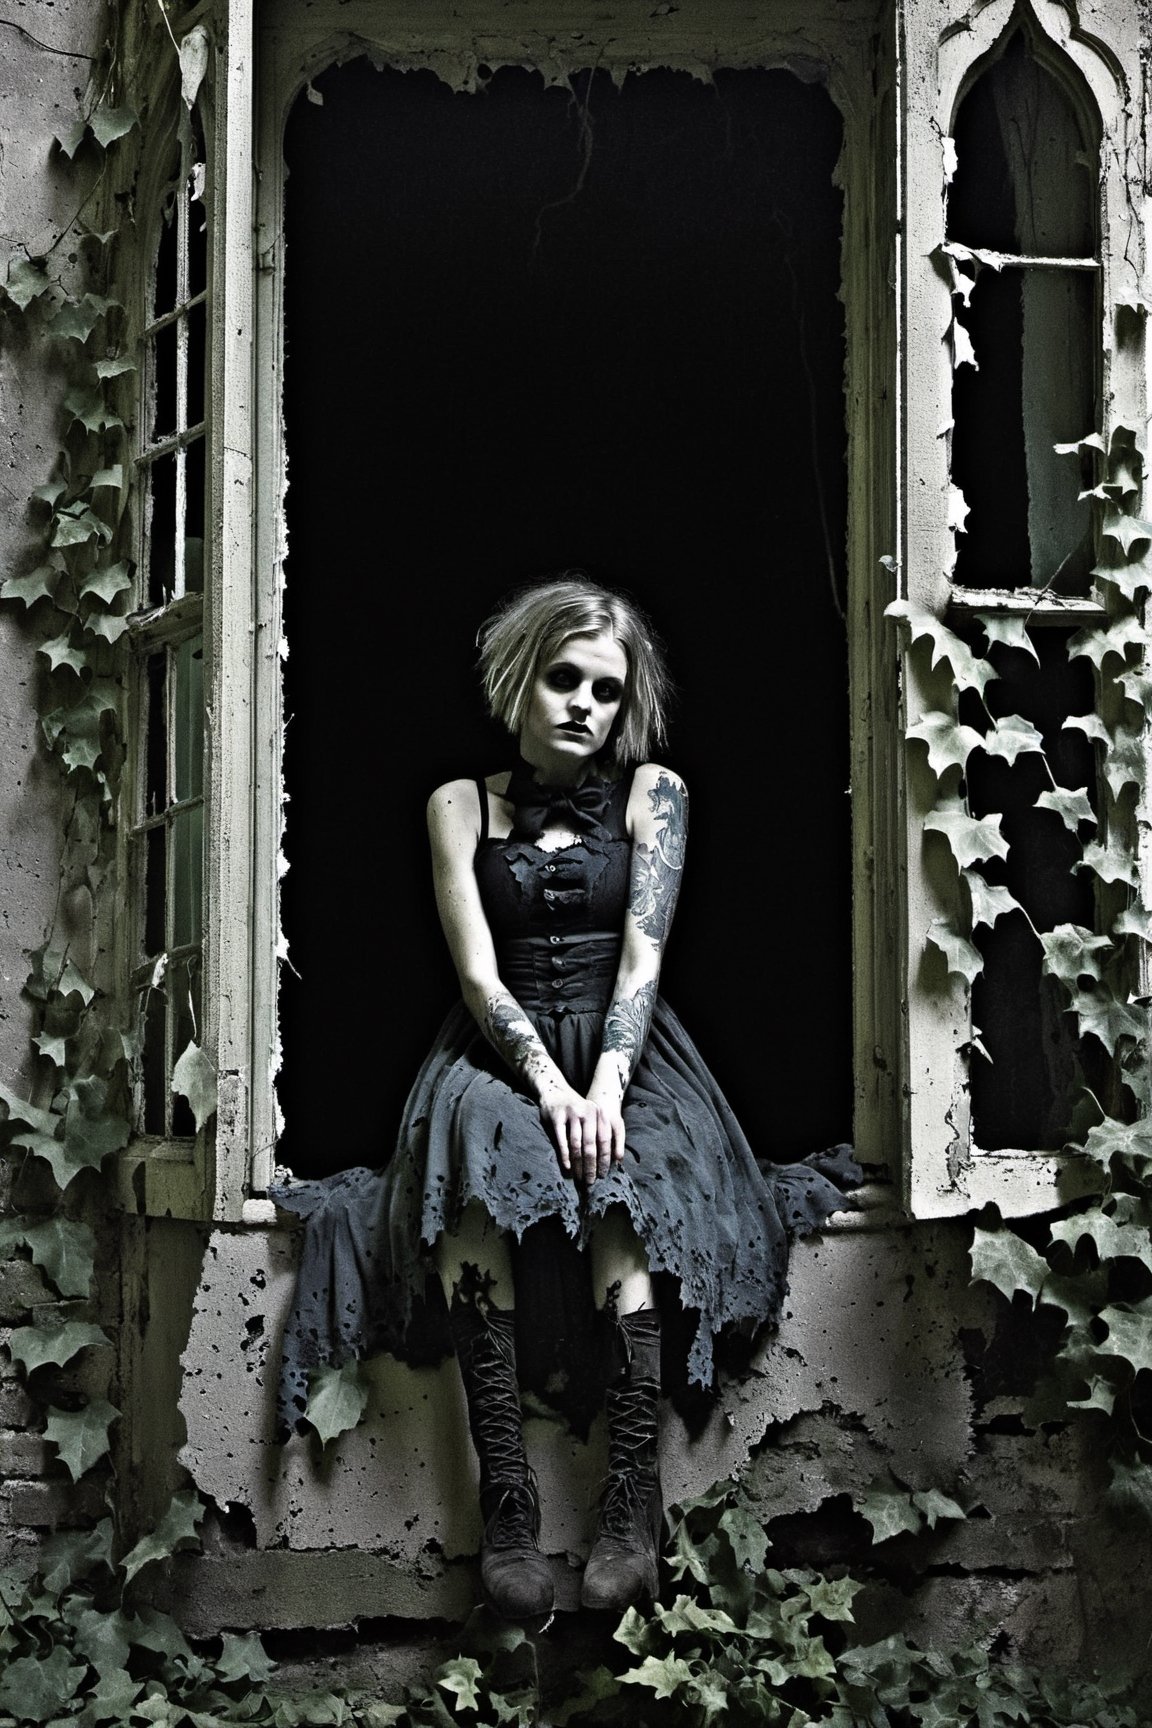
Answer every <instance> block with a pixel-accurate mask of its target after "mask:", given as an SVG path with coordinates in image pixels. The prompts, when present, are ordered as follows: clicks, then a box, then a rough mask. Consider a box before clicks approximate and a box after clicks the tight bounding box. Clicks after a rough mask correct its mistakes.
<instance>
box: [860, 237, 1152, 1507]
mask: <svg viewBox="0 0 1152 1728" xmlns="http://www.w3.org/2000/svg"><path fill="white" fill-rule="evenodd" d="M951 250H952V251H953V252H955V251H957V250H958V249H957V248H951ZM954 273H955V272H954ZM968 287H969V289H970V284H968ZM962 297H963V296H962ZM956 328H957V329H961V328H962V326H960V325H959V323H958V322H957V326H956ZM970 359H971V345H970V344H968V346H967V348H964V347H963V345H961V346H960V347H959V349H958V354H957V363H963V362H964V361H965V360H970ZM1055 448H1056V451H1057V453H1058V454H1060V455H1061V456H1064V457H1067V458H1072V459H1075V460H1078V461H1080V462H1083V461H1084V460H1085V458H1087V459H1088V460H1089V461H1090V462H1092V463H1094V464H1095V466H1096V470H1097V474H1098V478H1097V481H1096V483H1095V484H1094V485H1092V486H1091V487H1090V488H1088V489H1086V490H1085V491H1082V492H1081V494H1080V498H1081V500H1084V499H1090V500H1092V504H1093V508H1094V510H1095V511H1096V514H1097V518H1098V521H1097V529H1098V536H1099V543H1100V545H1101V547H1102V557H1101V561H1100V563H1099V564H1098V565H1097V566H1096V568H1095V569H1094V570H1093V572H1092V575H1093V577H1094V578H1095V580H1096V581H1097V583H1098V584H1099V588H1100V591H1101V592H1102V594H1103V595H1104V596H1105V597H1106V600H1107V609H1108V616H1107V619H1106V621H1105V622H1102V623H1098V624H1097V623H1093V624H1092V625H1090V626H1088V627H1086V628H1083V629H1081V630H1079V631H1078V632H1077V633H1076V634H1075V635H1073V636H1072V637H1071V639H1070V641H1069V643H1068V655H1069V657H1070V658H1072V659H1086V660H1088V661H1089V662H1090V663H1091V665H1092V667H1093V668H1094V671H1095V677H1096V686H1097V691H1098V702H1097V706H1096V708H1095V709H1094V710H1093V711H1092V712H1090V713H1085V714H1073V715H1069V716H1068V717H1067V719H1066V720H1065V721H1064V725H1065V727H1066V728H1075V729H1077V730H1079V731H1081V732H1082V733H1083V734H1084V735H1085V736H1086V737H1087V738H1088V739H1090V740H1091V741H1092V742H1093V744H1094V745H1095V746H1096V749H1097V752H1098V766H1099V779H1100V782H1101V787H1100V794H1099V802H1100V806H1101V807H1100V809H1099V812H1098V811H1097V808H1096V807H1095V803H1094V800H1093V797H1092V796H1091V795H1090V789H1089V788H1088V787H1087V786H1063V785H1060V784H1059V783H1058V782H1057V781H1056V779H1055V777H1054V775H1053V774H1052V772H1051V768H1050V767H1049V765H1048V760H1047V756H1046V754H1045V750H1044V742H1043V739H1042V737H1041V735H1040V733H1039V732H1038V731H1037V729H1036V728H1035V727H1034V726H1032V725H1031V724H1030V722H1028V721H1027V720H1025V719H1023V718H1021V716H1020V715H1018V714H1011V715H1007V716H1000V717H999V718H995V719H994V718H993V717H992V715H991V714H990V713H989V712H988V709H987V707H986V706H985V705H984V695H985V691H986V689H987V686H988V685H989V684H990V683H991V682H993V681H994V680H995V679H996V677H997V670H996V664H995V661H994V659H993V658H992V657H991V656H993V655H994V653H995V650H996V648H997V647H998V646H1003V647H1009V648H1016V649H1020V650H1023V651H1024V652H1026V653H1029V654H1031V655H1032V656H1033V658H1035V659H1038V655H1037V653H1036V647H1035V643H1034V641H1033V639H1032V635H1031V632H1030V630H1029V628H1028V623H1027V620H1026V619H1025V618H1023V617H1018V616H1003V615H997V614H996V613H994V612H992V611H989V612H987V613H984V614H980V613H977V614H976V617H977V620H978V622H979V624H980V626H981V627H982V630H983V633H984V637H985V639H986V642H987V648H986V650H985V653H984V654H983V655H981V654H979V653H977V652H976V651H975V650H974V649H973V647H972V646H971V645H970V643H969V642H968V641H966V640H965V639H964V638H963V637H961V636H960V635H958V634H957V633H956V632H955V631H953V630H951V629H949V627H948V626H947V625H946V624H945V623H944V622H943V620H942V619H941V618H939V617H937V616H935V615H934V614H932V613H928V612H924V611H921V610H918V609H917V608H915V607H913V606H911V605H909V603H908V602H907V601H895V602H893V603H892V604H891V605H890V606H889V607H888V608H887V611H888V614H889V616H892V617H894V618H896V619H898V620H900V621H901V623H902V626H903V627H904V628H905V629H906V630H907V631H908V632H909V635H910V637H911V640H912V643H913V645H914V652H918V653H923V654H925V655H926V657H927V659H928V662H929V666H930V668H932V669H935V668H936V667H937V666H939V665H940V664H941V663H945V664H946V665H947V666H948V668H949V669H950V671H951V674H952V678H953V681H954V685H955V689H956V692H957V693H958V695H961V694H963V693H965V692H972V693H973V696H974V698H975V699H976V700H977V702H978V704H979V705H980V707H981V708H982V709H983V714H984V722H983V725H981V726H975V725H969V724H965V723H962V722H961V720H960V718H959V715H958V713H957V712H956V710H955V709H951V710H931V711H929V712H926V713H923V714H920V715H919V716H917V717H916V718H915V719H914V720H913V721H912V723H911V724H910V725H909V726H908V729H907V736H908V738H909V740H910V741H911V742H912V743H914V744H916V745H923V746H924V747H925V748H926V751H927V759H928V765H929V767H930V769H931V771H932V773H933V775H934V776H935V780H936V787H937V796H936V800H935V807H934V808H933V809H932V810H931V812H930V813H929V814H928V815H927V816H926V817H925V819H924V828H925V830H927V831H929V832H935V833H939V834H941V835H943V836H944V838H945V840H946V841H947V844H948V847H949V848H950V851H951V854H952V857H953V859H954V862H955V867H956V871H957V873H958V887H960V886H961V885H962V892H961V893H960V894H959V895H958V898H959V900H960V901H961V903H962V904H963V905H964V906H965V907H966V909H967V916H966V918H964V919H963V920H961V919H958V918H956V917H955V916H947V915H942V916H940V917H938V918H936V919H934V920H933V921H932V923H931V924H930V926H929V928H928V930H927V932H926V934H925V940H926V943H927V944H929V945H930V946H932V947H934V948H936V949H938V950H939V951H940V952H941V953H942V954H943V955H944V958H945V961H946V963H947V967H948V971H949V972H950V973H952V974H955V975H958V976H959V977H960V978H962V979H963V980H964V982H965V984H966V985H969V986H970V985H971V984H972V983H973V981H974V980H975V979H976V977H977V976H978V975H979V973H980V971H981V969H982V967H983V964H984V961H983V957H982V955H981V952H980V949H979V948H978V947H977V945H976V943H975V941H974V940H973V938H974V936H975V934H976V932H977V931H978V930H980V929H981V928H982V927H984V928H988V929H991V927H992V926H994V925H995V923H996V921H997V920H998V919H999V918H1001V917H1003V916H1004V915H1005V914H1007V913H1010V912H1014V911H1016V912H1021V913H1022V914H1023V915H1024V916H1025V917H1026V918H1027V913H1025V912H1024V909H1023V907H1021V906H1020V905H1019V903H1018V901H1016V900H1015V899H1014V898H1013V896H1012V895H1011V894H1010V893H1009V891H1008V889H1007V888H1005V887H1004V886H1002V885H999V884H992V883H989V882H988V881H987V880H986V878H985V874H984V873H983V871H982V868H981V867H982V866H983V865H985V864H986V863H987V862H988V860H990V859H1003V858H1006V857H1007V855H1008V842H1007V840H1006V838H1005V836H1004V833H1003V832H1002V829H1001V817H1000V816H999V815H998V814H984V815H982V816H977V815H975V814H974V813H973V811H972V808H971V805H970V802H969V799H968V795H967V782H966V769H967V765H968V762H969V759H970V758H971V757H972V755H973V753H974V752H977V751H983V752H984V753H985V754H986V755H988V756H996V757H1001V758H1003V760H1005V761H1006V762H1007V763H1009V764H1010V765H1014V764H1015V762H1016V760H1017V758H1018V757H1020V756H1022V755H1024V754H1031V753H1034V754H1037V755H1039V756H1041V757H1042V758H1043V760H1044V763H1045V768H1046V770H1047V774H1048V779H1049V782H1050V784H1049V787H1048V789H1047V790H1045V791H1043V792H1042V793H1041V794H1040V795H1039V797H1038V798H1037V799H1036V806H1035V807H1036V808H1037V809H1038V810H1044V811H1049V812H1051V813H1053V814H1054V815H1056V816H1057V817H1058V818H1059V820H1060V821H1061V822H1062V823H1063V825H1064V827H1065V828H1066V829H1067V830H1068V831H1069V833H1070V834H1071V835H1073V836H1074V837H1075V839H1076V842H1077V844H1078V846H1079V849H1080V858H1079V862H1078V863H1077V865H1076V868H1077V869H1078V870H1080V871H1084V872H1088V873H1089V874H1090V875H1091V876H1093V877H1094V878H1095V879H1096V880H1097V882H1098V883H1099V884H1100V885H1101V892H1100V894H1099V900H1100V903H1101V904H1102V905H1105V906H1109V905H1111V906H1112V908H1113V911H1112V915H1111V917H1110V919H1109V920H1108V927H1107V929H1106V930H1104V931H1100V930H1097V929H1090V928H1087V927H1085V926H1082V925H1079V924H1071V923H1064V924H1058V925H1056V927H1055V928H1054V929H1052V930H1043V929H1037V928H1036V926H1035V925H1034V924H1033V923H1032V920H1031V919H1028V923H1029V928H1030V929H1031V931H1032V934H1033V936H1034V937H1035V940H1036V942H1037V943H1038V945H1039V948H1040V951H1041V969H1042V971H1043V973H1044V974H1045V975H1047V976H1049V977H1052V978H1054V979H1056V980H1058V982H1059V984H1060V986H1061V987H1062V989H1063V991H1064V994H1065V996H1066V998H1067V1012H1068V1013H1069V1014H1070V1015H1072V1016H1074V1017H1075V1020H1076V1023H1077V1026H1078V1032H1079V1039H1080V1043H1081V1046H1082V1047H1083V1046H1084V1045H1085V1044H1086V1042H1087V1041H1092V1042H1093V1043H1094V1044H1095V1045H1096V1046H1097V1047H1099V1049H1101V1050H1102V1051H1103V1052H1105V1053H1106V1054H1107V1056H1108V1058H1110V1059H1111V1063H1112V1065H1113V1071H1114V1073H1115V1075H1116V1076H1117V1077H1118V1079H1119V1080H1120V1082H1121V1083H1122V1089H1123V1093H1124V1094H1126V1097H1122V1096H1121V1092H1120V1090H1119V1089H1118V1090H1117V1096H1116V1100H1112V1099H1110V1100H1108V1101H1107V1102H1105V1101H1102V1100H1100V1099H1099V1098H1097V1097H1096V1096H1095V1095H1094V1094H1093V1093H1092V1092H1091V1091H1089V1090H1088V1089H1087V1088H1086V1087H1085V1089H1084V1096H1083V1098H1082V1099H1081V1100H1080V1101H1079V1107H1078V1110H1077V1115H1078V1116H1079V1117H1081V1118H1082V1125H1081V1126H1078V1127H1077V1128H1076V1129H1071V1128H1070V1131H1069V1143H1068V1144H1069V1150H1070V1151H1072V1152H1073V1153H1075V1154H1076V1155H1077V1156H1078V1157H1079V1158H1080V1159H1081V1160H1082V1161H1083V1162H1084V1164H1085V1165H1087V1166H1088V1167H1089V1168H1090V1170H1091V1172H1092V1181H1091V1182H1090V1183H1089V1184H1087V1185H1089V1186H1093V1187H1094V1188H1095V1192H1093V1193H1091V1194H1090V1195H1089V1196H1088V1197H1087V1198H1082V1199H1078V1200H1076V1201H1075V1202H1073V1203H1071V1204H1070V1205H1068V1206H1066V1207H1063V1208H1059V1209H1058V1215H1055V1216H1052V1217H1050V1218H1048V1219H1042V1220H1029V1221H1022V1222H1018V1223H1009V1222H1005V1221H1003V1220H1000V1219H999V1218H994V1219H992V1220H991V1221H989V1220H988V1219H987V1218H982V1219H981V1220H980V1221H978V1222H977V1223H976V1225H975V1227H974V1230H973V1243H972V1275H973V1277H974V1279H976V1280H980V1281H983V1282H986V1283H988V1284H991V1285H992V1286H993V1287H994V1288H996V1289H997V1290H999V1291H1000V1292H1001V1294H1002V1295H1003V1296H1004V1297H1005V1298H1006V1299H1007V1300H1008V1301H1010V1302H1022V1303H1026V1304H1028V1305H1029V1306H1031V1307H1032V1308H1034V1309H1035V1310H1037V1311H1038V1312H1039V1311H1040V1310H1049V1311H1050V1314H1049V1318H1056V1317H1057V1316H1059V1317H1062V1320H1060V1319H1057V1324H1058V1325H1059V1326H1060V1328H1061V1329H1060V1335H1059V1339H1058V1342H1057V1345H1056V1348H1055V1351H1054V1354H1053V1355H1052V1359H1051V1361H1050V1363H1049V1365H1048V1368H1047V1369H1046V1371H1045V1374H1044V1376H1043V1379H1042V1381H1041V1383H1040V1384H1039V1385H1038V1386H1037V1388H1036V1390H1035V1394H1034V1396H1033V1398H1032V1401H1031V1404H1030V1407H1029V1410H1028V1412H1027V1414H1028V1416H1029V1417H1030V1418H1031V1419H1032V1420H1033V1421H1036V1422H1044V1421H1060V1420H1066V1419H1067V1418H1068V1417H1069V1416H1070V1415H1072V1414H1076V1415H1079V1416H1080V1417H1082V1418H1083V1419H1086V1420H1091V1421H1093V1422H1094V1423H1095V1424H1096V1425H1097V1427H1098V1429H1099V1430H1100V1437H1101V1441H1102V1444H1103V1445H1104V1447H1105V1449H1106V1450H1107V1452H1108V1455H1109V1458H1110V1467H1111V1496H1112V1498H1113V1499H1114V1500H1116V1501H1118V1502H1121V1503H1131V1504H1134V1505H1135V1506H1137V1507H1138V1508H1139V1509H1140V1510H1141V1511H1142V1512H1143V1513H1144V1514H1145V1515H1146V1516H1147V1517H1149V1518H1152V1427H1150V1426H1149V1424H1148V1415H1149V1411H1148V1408H1147V1383H1146V1381H1145V1380H1141V1378H1140V1376H1141V1375H1142V1374H1143V1373H1144V1371H1145V1370H1146V1369H1152V1346H1150V1343H1149V1339H1150V1338H1152V1329H1150V1326H1149V1321H1150V1320H1152V1277H1150V1276H1149V1274H1152V1236H1150V1233H1149V1232H1150V1226H1152V1123H1150V1122H1149V1120H1148V1112H1149V1105H1150V1102H1152V1100H1150V1095H1149V1086H1150V1077H1149V1067H1148V1062H1149V1020H1148V1008H1149V1002H1150V1000H1152V999H1150V998H1149V996H1148V995H1147V994H1145V991H1146V989H1147V985H1146V982H1145V979H1146V971H1147V954H1148V945H1149V941H1150V939H1152V915H1150V913H1149V909H1148V906H1147V904H1146V903H1145V901H1144V898H1143V895H1142V885H1141V873H1140V867H1139V856H1138V845H1137V838H1138V835H1139V834H1140V833H1141V832H1142V826H1146V824H1143V825H1142V821H1141V816H1140V800H1141V799H1142V797H1143V794H1144V792H1145V783H1146V745H1147V715H1148V705H1149V697H1150V695H1152V670H1150V668H1149V664H1148V651H1149V644H1150V640H1152V638H1150V636H1149V632H1148V630H1147V628H1146V626H1145V623H1144V617H1143V612H1144V597H1145V596H1146V595H1147V593H1148V592H1149V590H1150V589H1152V524H1150V523H1148V522H1146V521H1144V520H1143V519H1142V518H1141V516H1140V514H1139V507H1140V500H1141V495H1142V491H1143V487H1144V480H1145V454H1144V451H1143V450H1142V448H1141V446H1140V443H1139V440H1138V434H1137V432H1136V430H1135V429H1134V428H1132V427H1129V426H1125V425H1123V424H1117V425H1114V426H1112V427H1111V428H1110V429H1109V430H1108V431H1107V432H1100V431H1090V432H1087V433H1086V435H1085V436H1084V437H1083V438H1081V439H1079V440H1077V441H1075V442H1073V443H1069V444H1059V445H1057V446H1056V447H1055ZM953 490H954V491H955V489H953ZM963 515H964V511H963V501H962V500H958V502H957V506H956V508H955V509H954V511H953V525H954V526H955V527H956V528H957V530H958V531H959V530H961V529H962V524H963ZM1105 715H1107V716H1109V719H1108V720H1107V721H1106V720H1105V718H1104V717H1103V716H1105ZM1117 908H1118V909H1117ZM973 1046H974V1050H973V1059H975V1060H978V1059H980V1057H981V1056H986V1055H987V1052H985V1051H983V1049H982V1047H981V1046H980V1045H979V1040H978V1034H974V1039H973ZM1117 1100H1119V1101H1117ZM1084 1185H1085V1184H1080V1186H1084ZM989 1211H990V1212H994V1211H995V1208H990V1209H989Z"/></svg>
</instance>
